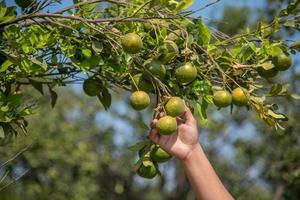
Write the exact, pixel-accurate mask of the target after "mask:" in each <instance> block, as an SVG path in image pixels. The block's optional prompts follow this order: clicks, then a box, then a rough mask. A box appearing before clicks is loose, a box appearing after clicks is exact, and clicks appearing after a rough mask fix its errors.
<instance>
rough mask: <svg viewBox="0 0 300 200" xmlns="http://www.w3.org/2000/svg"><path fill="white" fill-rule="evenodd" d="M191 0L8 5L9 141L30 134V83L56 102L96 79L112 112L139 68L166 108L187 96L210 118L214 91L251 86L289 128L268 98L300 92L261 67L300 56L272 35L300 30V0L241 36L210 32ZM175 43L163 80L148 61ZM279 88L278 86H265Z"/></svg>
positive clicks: (252, 102) (256, 103)
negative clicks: (168, 100) (186, 71)
mask: <svg viewBox="0 0 300 200" xmlns="http://www.w3.org/2000/svg"><path fill="white" fill-rule="evenodd" d="M192 2H193V1H181V2H178V1H172V0H171V1H156V0H152V1H147V2H144V1H141V0H134V1H130V2H127V1H105V3H103V1H101V0H96V1H82V2H81V1H74V4H73V5H72V6H70V7H66V8H64V9H62V10H59V11H55V12H45V11H44V10H46V9H47V8H48V7H50V6H51V5H52V4H55V3H59V1H55V0H53V1H36V2H34V3H33V4H32V5H30V6H29V7H26V8H23V9H22V13H21V14H16V12H15V9H16V8H15V7H9V8H8V7H6V5H5V2H4V1H2V2H1V5H0V6H1V7H0V13H1V18H0V22H1V23H0V28H1V29H2V32H1V44H0V53H1V57H2V60H3V63H1V67H0V71H1V74H0V83H1V93H2V94H3V95H2V96H3V98H1V99H0V101H1V103H2V104H1V106H2V107H1V116H2V117H1V123H2V124H3V125H2V128H3V134H2V135H1V136H2V138H3V139H2V140H4V141H6V140H8V138H10V137H11V135H12V133H13V134H16V133H18V131H17V130H16V128H15V127H17V128H19V129H21V130H22V131H23V132H24V133H26V126H27V122H26V121H25V117H26V116H27V115H30V114H31V113H32V109H31V107H32V105H31V104H28V103H25V102H26V101H25V99H24V98H23V99H21V98H20V96H21V95H22V93H23V90H22V88H23V86H24V85H31V86H32V87H34V88H35V89H37V90H38V91H39V92H40V93H42V94H44V93H45V91H44V87H47V88H48V90H49V93H50V96H51V104H52V106H54V105H55V103H56V100H57V98H58V95H57V94H56V92H55V91H54V89H55V88H56V87H57V86H65V85H67V84H72V83H78V82H80V83H81V82H82V81H83V80H84V79H87V78H93V79H96V80H98V81H99V82H100V83H99V85H101V86H102V89H101V90H100V93H99V94H98V95H97V96H98V99H99V100H100V102H101V103H102V104H103V106H104V107H105V108H106V109H107V108H109V107H110V104H111V94H110V92H111V90H112V89H114V88H122V89H125V90H132V89H135V88H136V87H137V85H134V86H131V83H132V79H133V78H132V77H133V76H134V75H135V74H139V73H142V74H143V75H145V79H148V81H149V82H151V84H152V86H153V88H154V91H152V93H153V94H154V95H156V108H155V111H157V110H159V109H161V107H163V105H164V103H165V96H179V97H182V98H183V99H185V100H186V102H188V104H189V106H191V107H194V108H195V110H196V111H198V113H199V114H200V116H202V117H203V118H204V119H206V118H207V114H206V111H207V108H208V105H209V104H211V103H212V102H213V101H212V93H213V92H214V91H215V90H219V89H223V90H227V91H232V90H233V89H234V88H236V87H243V88H245V89H246V90H248V94H249V104H248V108H249V109H253V110H255V111H256V112H257V113H258V116H259V117H260V118H261V119H262V120H264V121H265V122H266V123H267V124H268V125H270V126H272V127H276V128H278V127H279V128H282V127H281V125H280V122H282V121H286V120H287V117H286V116H285V115H284V114H281V113H278V112H277V111H276V110H277V109H278V106H277V105H276V104H275V103H273V102H271V103H268V101H266V99H267V97H268V96H278V95H280V96H283V95H285V96H287V97H295V95H293V94H292V93H291V92H290V91H288V90H287V89H286V88H284V87H283V86H282V84H280V83H276V84H274V85H271V84H266V82H265V79H264V77H267V78H268V77H270V76H269V75H268V76H265V75H262V74H265V73H260V72H261V71H262V70H265V71H270V70H275V69H274V67H275V66H274V64H273V63H272V58H273V57H276V56H280V55H282V54H290V53H296V51H295V50H294V49H293V50H292V51H291V50H290V49H289V47H288V45H287V44H286V43H285V42H284V41H282V40H272V39H271V36H272V35H273V34H274V33H275V32H277V31H278V30H279V29H280V28H282V27H289V28H293V29H296V30H298V29H299V21H298V18H297V14H298V12H299V9H298V6H297V5H298V4H299V1H294V2H291V3H290V4H288V5H287V7H286V8H285V9H283V10H282V11H281V12H280V13H279V15H278V16H277V17H275V18H274V20H273V21H272V22H271V23H266V22H260V23H258V25H257V28H255V29H254V30H249V31H247V32H245V33H243V34H240V35H235V36H232V37H231V36H227V35H225V34H220V32H218V31H216V32H213V31H211V30H210V28H209V27H208V26H207V25H206V24H205V23H204V22H203V21H202V18H201V17H192V14H194V12H192V11H184V10H183V9H186V8H188V7H189V6H190V5H191V4H192ZM149 25H150V26H149ZM149 30H150V31H149ZM151 32H152V33H151ZM137 34H138V35H137ZM124 35H126V36H124ZM132 35H134V40H135V41H136V42H138V44H137V48H132V49H131V50H130V48H129V47H132V45H131V44H130V45H129V41H127V40H129V39H130V38H131V39H132ZM129 36H130V37H129ZM139 37H141V38H142V41H140V38H139ZM124 38H126V42H124V41H125V39H124ZM167 40H171V41H173V42H174V44H175V45H174V44H173V45H171V46H172V49H173V50H171V55H170V56H168V59H163V60H162V62H163V63H164V65H165V66H164V67H165V69H164V70H163V73H164V74H163V76H160V75H161V74H160V73H158V74H157V72H156V70H155V72H154V71H153V70H152V69H151V68H147V64H148V63H149V61H150V63H151V61H153V60H155V59H161V58H166V56H164V54H166V51H167V53H169V52H168V48H167V46H170V45H168V44H166V43H167V42H166V41H167ZM141 42H142V43H143V44H141ZM169 43H170V42H169ZM125 44H126V48H125V46H124V45H125ZM174 46H176V48H175V47H174ZM174 49H175V50H174ZM126 52H127V53H126ZM130 53H131V54H130ZM182 66H191V68H192V69H193V71H192V72H191V73H192V74H191V75H188V78H189V80H188V81H186V80H185V78H184V79H182V77H181V76H180V77H181V78H179V76H178V73H179V72H178V71H179V70H180V73H182V72H181V71H182V69H181V68H182ZM165 71H166V72H165ZM195 73H196V74H195ZM266 73H267V72H266ZM276 73H277V71H276ZM274 75H275V74H274ZM190 76H191V77H192V79H190ZM272 76H273V75H272ZM162 77H163V78H162ZM267 80H268V81H270V80H269V79H267ZM199 86H200V87H199ZM202 86H203V87H202ZM270 87H271V91H270V92H266V89H268V88H270ZM137 89H139V88H137ZM2 99H3V100H2ZM199 102H202V103H199ZM229 104H230V103H229ZM232 106H233V105H232V104H231V108H232ZM148 146H149V145H148ZM150 146H151V145H150ZM138 163H140V162H138Z"/></svg>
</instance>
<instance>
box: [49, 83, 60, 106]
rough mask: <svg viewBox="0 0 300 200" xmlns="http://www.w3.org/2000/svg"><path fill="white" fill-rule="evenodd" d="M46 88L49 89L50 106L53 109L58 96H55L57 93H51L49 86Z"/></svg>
mask: <svg viewBox="0 0 300 200" xmlns="http://www.w3.org/2000/svg"><path fill="white" fill-rule="evenodd" d="M48 88H49V92H50V97H51V106H52V108H54V106H55V104H56V101H57V97H58V96H57V93H56V92H55V91H53V90H52V88H51V87H50V86H48Z"/></svg>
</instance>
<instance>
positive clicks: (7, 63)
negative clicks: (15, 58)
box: [0, 60, 13, 72]
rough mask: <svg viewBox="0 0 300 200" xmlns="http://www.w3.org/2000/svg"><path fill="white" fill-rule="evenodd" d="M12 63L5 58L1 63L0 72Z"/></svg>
mask: <svg viewBox="0 0 300 200" xmlns="http://www.w3.org/2000/svg"><path fill="white" fill-rule="evenodd" d="M12 64H13V62H11V61H10V60H6V61H5V62H4V63H2V65H1V67H0V72H5V71H6V70H7V69H8V68H9V67H10V66H11V65H12Z"/></svg>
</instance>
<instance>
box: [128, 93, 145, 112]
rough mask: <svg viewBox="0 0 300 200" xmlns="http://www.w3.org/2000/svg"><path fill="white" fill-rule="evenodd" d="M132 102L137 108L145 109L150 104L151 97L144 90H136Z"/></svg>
mask: <svg viewBox="0 0 300 200" xmlns="http://www.w3.org/2000/svg"><path fill="white" fill-rule="evenodd" d="M130 104H131V106H132V107H133V108H134V109H135V110H143V109H145V108H147V107H148V106H149V104H150V97H149V95H148V94H147V93H146V92H144V91H136V92H134V93H132V95H131V96H130Z"/></svg>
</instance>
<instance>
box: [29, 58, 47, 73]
mask: <svg viewBox="0 0 300 200" xmlns="http://www.w3.org/2000/svg"><path fill="white" fill-rule="evenodd" d="M30 60H31V62H33V63H34V64H36V65H38V66H39V67H41V68H42V69H44V70H47V69H48V65H47V63H46V61H44V60H43V59H41V58H35V57H34V58H31V59H30Z"/></svg>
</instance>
